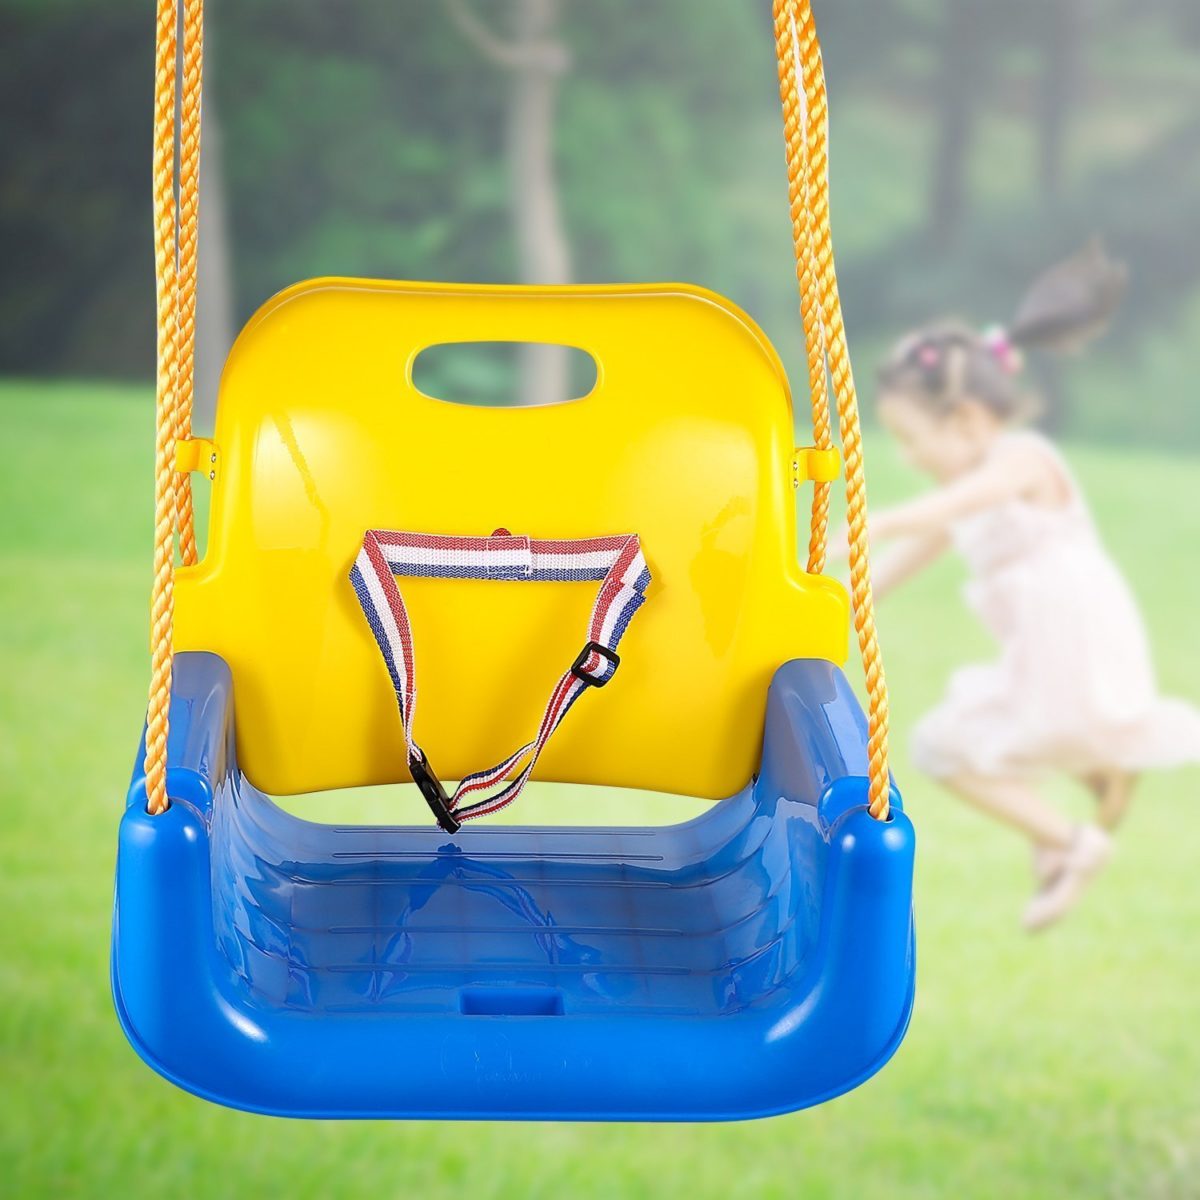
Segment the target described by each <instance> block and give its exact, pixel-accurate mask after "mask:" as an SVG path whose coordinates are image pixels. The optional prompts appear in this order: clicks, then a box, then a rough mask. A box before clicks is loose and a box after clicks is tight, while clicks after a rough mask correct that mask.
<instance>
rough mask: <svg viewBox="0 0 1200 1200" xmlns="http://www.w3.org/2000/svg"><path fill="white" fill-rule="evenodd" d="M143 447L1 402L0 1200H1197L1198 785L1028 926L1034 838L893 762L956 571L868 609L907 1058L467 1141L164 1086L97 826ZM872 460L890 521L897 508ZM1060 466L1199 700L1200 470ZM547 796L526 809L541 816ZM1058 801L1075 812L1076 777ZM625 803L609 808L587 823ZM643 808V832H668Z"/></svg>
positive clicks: (949, 634)
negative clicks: (691, 1118)
mask: <svg viewBox="0 0 1200 1200" xmlns="http://www.w3.org/2000/svg"><path fill="white" fill-rule="evenodd" d="M151 439H152V434H151V413H150V408H149V404H148V396H147V394H146V393H145V392H144V391H142V390H136V389H134V390H128V389H126V390H122V389H116V388H99V387H88V386H82V385H68V384H59V385H55V386H40V385H39V386H32V385H17V384H10V385H6V386H2V387H0V446H2V447H3V451H4V455H3V457H4V463H3V470H2V471H0V798H2V800H3V805H2V815H0V821H2V824H0V829H2V830H3V832H2V833H0V847H2V867H3V870H2V871H0V911H2V912H4V913H6V914H7V916H6V917H5V918H4V920H3V926H2V928H3V934H2V936H3V940H4V946H5V950H4V953H3V955H2V956H0V1077H2V1079H3V1091H2V1093H0V1193H3V1194H4V1195H8V1196H13V1197H35V1196H53V1197H73V1196H87V1197H93V1196H94V1197H121V1198H122V1200H125V1198H129V1200H132V1198H133V1197H141V1196H147V1197H151V1196H152V1197H156V1198H157V1197H163V1196H178V1197H189V1198H190V1197H209V1196H213V1197H234V1196H239V1197H240V1196H275V1195H281V1196H289V1197H290V1196H295V1197H309V1196H311V1197H320V1198H322V1200H326V1198H328V1200H332V1198H334V1197H343V1196H344V1197H368V1196H369V1197H384V1196H387V1197H390V1196H397V1197H399V1196H420V1197H422V1198H423V1200H436V1198H440V1197H459V1196H470V1197H472V1200H487V1198H490V1197H513V1198H521V1200H534V1198H536V1197H543V1196H544V1197H554V1198H556V1200H557V1198H558V1197H571V1198H572V1200H583V1198H586V1197H612V1196H617V1195H620V1196H630V1197H640V1196H647V1197H650V1196H653V1197H662V1198H670V1197H684V1198H686V1200H696V1198H697V1197H710V1196H711V1197H722V1198H724V1197H741V1196H745V1197H754V1198H755V1200H769V1198H771V1197H785V1196H786V1197H805V1198H809V1197H813V1198H815V1197H825V1196H837V1197H851V1198H856V1200H860V1198H870V1197H876V1196H879V1197H887V1198H888V1200H908V1198H916V1197H935V1196H953V1197H970V1198H976V1197H978V1198H985V1197H997V1198H1000V1197H1003V1198H1004V1200H1012V1198H1016V1197H1019V1198H1024V1197H1104V1196H1122V1197H1139V1198H1141V1197H1146V1198H1167V1197H1172V1198H1174V1197H1181V1198H1182V1197H1200V1033H1198V1032H1197V1030H1198V1028H1200V1022H1198V1021H1197V1016H1198V1015H1200V952H1198V951H1197V949H1196V943H1195V935H1196V931H1197V930H1198V929H1200V882H1198V877H1200V822H1196V820H1195V812H1196V799H1197V795H1196V793H1197V790H1198V789H1200V773H1198V772H1197V771H1195V770H1190V771H1186V772H1179V773H1175V774H1172V775H1163V776H1161V777H1156V778H1149V779H1147V780H1145V782H1144V786H1143V787H1142V789H1141V791H1140V793H1139V795H1138V799H1137V802H1136V804H1135V806H1134V809H1133V812H1132V814H1131V816H1130V818H1129V821H1128V824H1127V827H1126V829H1125V830H1124V831H1123V833H1122V837H1121V839H1120V843H1119V847H1118V854H1117V856H1116V858H1115V860H1114V862H1113V865H1112V867H1111V869H1110V870H1109V871H1108V873H1107V874H1106V875H1105V876H1103V877H1102V878H1101V879H1100V880H1099V881H1098V882H1097V884H1096V887H1095V889H1094V891H1093V892H1092V893H1091V894H1089V895H1088V897H1087V898H1086V901H1085V903H1084V904H1083V906H1082V907H1081V909H1080V911H1079V912H1078V914H1077V915H1074V916H1073V917H1072V918H1071V919H1070V920H1069V921H1068V922H1067V923H1065V924H1064V925H1063V926H1061V927H1059V928H1056V929H1054V930H1052V931H1051V932H1049V933H1048V934H1046V935H1044V936H1043V937H1041V938H1038V939H1030V938H1027V937H1025V936H1024V935H1022V934H1021V933H1020V931H1019V930H1018V928H1017V917H1018V914H1019V912H1020V908H1021V905H1022V903H1023V901H1024V899H1025V897H1026V893H1027V891H1028V889H1029V886H1030V885H1029V879H1028V864H1027V861H1026V853H1025V850H1024V848H1023V847H1022V846H1021V845H1020V844H1019V842H1018V841H1017V840H1016V839H1015V838H1012V837H1010V836H1009V835H1008V834H1006V833H1004V832H1002V831H999V830H996V829H993V828H992V827H991V826H989V825H986V824H985V823H983V822H982V821H981V820H979V819H978V818H976V817H975V816H973V815H972V814H970V813H967V812H964V811H961V810H960V809H959V808H958V807H957V806H956V805H955V804H953V803H952V802H951V801H950V800H949V799H948V798H947V797H946V796H945V795H944V794H943V793H941V792H940V791H939V790H938V789H937V788H936V787H934V786H932V785H931V784H930V783H928V782H927V781H926V780H924V779H922V778H920V777H919V776H917V775H915V774H914V773H912V771H911V770H909V769H908V767H907V763H906V758H905V753H904V742H905V734H906V732H907V730H908V729H909V728H910V727H911V725H912V723H913V721H914V719H915V718H916V717H917V716H918V715H919V714H920V713H921V712H922V711H923V710H924V709H925V708H926V707H927V706H928V705H929V704H930V703H931V702H932V701H933V700H934V699H935V698H936V696H937V695H938V694H939V691H940V689H941V687H942V684H943V682H944V679H945V676H946V674H947V672H948V671H949V670H950V669H951V668H952V667H953V666H955V665H956V664H958V663H960V662H962V661H965V660H967V659H968V658H969V657H972V656H978V655H980V654H984V653H987V644H986V642H985V640H984V638H983V636H982V635H981V634H980V632H979V631H978V630H977V629H975V627H974V626H973V624H972V622H971V620H970V618H969V617H968V616H967V614H966V613H965V612H964V611H963V608H962V605H961V602H960V600H959V596H958V588H957V585H958V582H959V575H958V571H957V568H956V567H955V566H954V564H951V563H947V564H945V566H944V567H940V568H939V569H937V570H936V571H934V572H932V573H930V574H929V575H928V576H927V577H926V578H924V579H922V580H920V581H918V582H917V583H915V584H914V585H912V587H911V588H910V589H909V590H908V591H907V592H906V593H901V594H899V595H897V596H896V597H895V599H894V600H893V601H892V602H890V603H889V604H888V605H887V607H886V609H885V611H884V612H883V614H882V616H881V627H882V634H883V638H884V644H885V648H886V651H887V656H888V666H889V673H890V676H891V680H892V686H893V691H894V696H895V703H894V708H895V713H896V720H895V724H896V728H897V739H896V740H897V743H898V749H897V763H896V768H897V772H898V774H899V777H900V780H901V783H902V785H904V786H905V791H906V796H907V800H908V807H909V811H910V812H911V814H912V815H913V818H914V820H915V822H916V825H917V830H918V837H919V856H918V877H917V917H918V937H919V947H920V949H919V960H920V973H919V981H918V992H917V1008H916V1014H915V1017H914V1020H913V1025H912V1032H911V1033H910V1035H909V1037H908V1040H907V1041H906V1042H905V1044H904V1045H903V1047H902V1048H901V1049H900V1051H899V1053H898V1054H897V1056H896V1058H895V1060H894V1061H893V1062H892V1064H891V1065H890V1066H889V1067H887V1068H886V1069H885V1070H884V1071H883V1073H882V1074H881V1075H879V1076H877V1077H876V1078H875V1079H873V1080H872V1081H870V1082H869V1083H867V1084H866V1085H864V1086H863V1087H861V1088H860V1089H858V1090H857V1091H856V1092H854V1093H852V1094H851V1095H849V1096H846V1097H843V1098H842V1099H839V1100H837V1101H834V1102H833V1103H831V1104H827V1105H825V1106H824V1107H822V1108H819V1109H816V1110H813V1111H810V1112H805V1113H799V1114H796V1115H794V1116H789V1117H781V1118H776V1119H774V1120H769V1121H760V1122H754V1123H750V1124H738V1125H717V1126H682V1125H673V1126H661V1127H655V1126H641V1127H639V1126H627V1125H614V1126H584V1125H549V1124H537V1125H530V1126H505V1125H499V1124H489V1125H483V1126H476V1127H465V1126H461V1125H434V1124H383V1123H345V1124H342V1123H335V1122H315V1123H300V1122H288V1121H281V1120H273V1119H268V1118H264V1117H258V1116H249V1115H245V1114H242V1113H236V1112H231V1111H226V1110H223V1109H219V1108H216V1107H214V1106H212V1105H209V1104H205V1103H204V1102H202V1101H200V1100H196V1099H193V1098H192V1097H191V1096H188V1095H185V1094H184V1093H182V1092H180V1091H177V1090H176V1089H175V1088H173V1087H172V1086H171V1085H169V1084H167V1083H165V1082H164V1081H163V1080H161V1079H159V1078H158V1077H157V1076H155V1075H153V1074H152V1073H151V1072H150V1071H149V1069H148V1068H146V1067H144V1066H143V1065H142V1064H141V1062H140V1061H139V1060H138V1059H137V1057H136V1055H135V1054H134V1053H133V1051H132V1050H131V1049H130V1048H129V1047H128V1046H127V1045H126V1043H125V1040H124V1038H123V1036H122V1035H121V1032H120V1030H119V1029H118V1027H117V1022H116V1018H115V1016H114V1014H113V1011H112V1005H111V1001H110V998H109V990H108V934H109V919H110V912H111V901H112V870H113V855H114V851H115V846H116V829H117V821H118V818H119V816H120V812H121V803H122V798H123V795H124V791H125V787H126V783H127V779H128V772H129V767H130V764H131V761H132V757H133V753H134V749H135V745H136V738H137V733H138V728H139V724H140V721H141V717H142V709H143V703H144V691H145V685H146V677H147V654H146V615H147V592H148V588H149V582H150V570H149V549H148V547H149V539H150V514H151V482H150V446H151ZM872 448H873V449H874V450H875V452H876V457H875V459H874V462H873V464H872V466H873V476H872V483H873V495H874V498H875V499H876V500H877V501H879V500H887V499H889V498H894V497H896V496H899V495H901V494H904V493H905V492H906V491H907V490H909V489H911V488H912V487H913V486H914V481H913V480H912V479H911V478H910V477H909V476H907V475H906V473H905V472H904V471H903V470H902V469H901V468H900V467H899V466H898V465H897V464H896V463H895V462H894V461H893V460H892V458H891V455H890V451H889V448H888V447H887V446H886V445H885V444H880V443H879V441H878V439H876V444H874V445H873V447H872ZM1071 458H1072V460H1073V462H1074V463H1075V465H1076V466H1077V468H1078V470H1079V472H1080V474H1081V476H1082V478H1083V480H1084V482H1085V485H1086V487H1087V489H1088V491H1089V493H1090V495H1091V497H1092V500H1093V502H1094V505H1095V508H1096V511H1097V513H1098V515H1099V517H1100V520H1101V524H1102V525H1103V527H1104V529H1105V531H1106V534H1107V536H1108V539H1109V542H1110V544H1111V546H1112V549H1113V551H1114V553H1115V555H1116V556H1117V558H1118V559H1119V560H1120V561H1121V562H1122V563H1123V564H1124V566H1125V568H1126V569H1127V570H1128V572H1129V574H1130V576H1131V578H1132V579H1133V581H1134V584H1135V587H1136V590H1137V593H1138V595H1139V597H1140V598H1141V600H1142V602H1143V604H1144V605H1145V609H1146V613H1147V617H1148V620H1149V623H1150V625H1151V628H1152V631H1153V634H1154V639H1155V644H1156V647H1157V651H1158V662H1159V666H1160V669H1161V673H1162V678H1163V683H1164V686H1165V687H1166V688H1168V689H1169V690H1171V691H1174V692H1178V693H1180V694H1184V695H1190V696H1191V697H1192V698H1193V699H1200V684H1198V683H1197V680H1198V679H1200V639H1198V638H1197V636H1196V628H1195V624H1194V622H1193V614H1194V610H1195V596H1196V593H1197V591H1198V590H1200V558H1198V555H1197V548H1198V547H1200V505H1198V504H1197V500H1198V499H1200V496H1198V488H1197V484H1196V479H1197V474H1196V471H1197V464H1196V462H1195V460H1194V459H1184V458H1180V457H1168V456H1165V455H1164V456H1155V455H1153V454H1150V453H1145V454H1142V453H1138V454H1132V453H1129V454H1127V453H1119V452H1116V451H1112V450H1108V451H1100V450H1090V449H1088V450H1085V449H1078V450H1075V451H1073V452H1072V454H1071ZM552 796H553V790H552V789H550V788H544V789H542V790H541V792H540V794H539V795H535V796H533V797H532V798H531V799H530V801H529V802H528V803H526V802H524V801H523V802H522V806H521V812H520V813H519V814H517V816H518V818H519V819H525V820H527V819H529V818H530V817H531V816H533V817H538V816H543V817H544V816H545V815H546V814H547V813H548V811H549V806H548V802H549V799H550V798H552ZM1063 800H1064V802H1065V803H1067V804H1069V805H1072V806H1078V805H1081V803H1082V801H1081V799H1080V798H1079V797H1077V796H1074V795H1073V794H1072V793H1071V792H1070V790H1069V789H1067V788H1065V787H1064V789H1063ZM306 803H307V811H308V812H309V814H310V815H311V814H312V812H313V811H314V810H315V805H314V802H313V801H308V802H306ZM350 803H353V804H357V805H359V807H360V808H361V807H362V805H363V803H365V804H366V805H367V806H369V807H372V808H375V809H376V810H378V809H379V808H380V806H386V805H387V804H388V803H389V801H387V799H386V798H381V797H380V796H378V795H376V796H374V797H371V798H368V799H367V801H365V802H359V801H355V802H347V801H344V800H340V799H339V800H325V801H323V802H322V804H323V805H324V806H325V811H326V812H328V813H330V814H332V813H333V812H337V813H338V814H339V815H342V816H345V815H347V813H348V812H353V811H357V810H356V809H351V808H350V807H349V804H350ZM628 803H629V801H628V798H624V799H623V798H621V797H617V796H611V797H605V798H604V800H603V806H602V811H603V812H604V813H605V814H606V815H617V814H618V813H620V812H621V811H622V810H623V811H625V812H626V813H628ZM647 803H648V805H649V816H650V818H651V819H656V820H657V819H667V818H669V817H670V816H671V815H672V813H678V812H680V811H682V806H681V805H677V804H675V803H674V802H672V801H671V800H668V799H664V798H657V797H656V798H653V799H652V800H650V801H647ZM405 811H407V812H412V811H414V810H412V809H409V808H407V807H406V808H405ZM1080 811H1082V809H1080ZM594 812H595V810H594V809H593V812H592V814H590V815H592V816H594ZM163 903H164V904H167V905H169V904H170V897H169V896H164V897H163ZM403 1069H404V1064H403V1063H398V1064H397V1070H403Z"/></svg>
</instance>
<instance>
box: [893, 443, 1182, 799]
mask: <svg viewBox="0 0 1200 1200" xmlns="http://www.w3.org/2000/svg"><path fill="white" fill-rule="evenodd" d="M1005 439H1006V441H1005V444H1007V445H1011V444H1012V442H1013V440H1015V439H1021V441H1022V443H1023V449H1026V450H1033V451H1035V452H1039V453H1044V454H1046V455H1049V456H1050V457H1051V458H1052V459H1053V461H1054V462H1055V463H1056V464H1057V466H1058V469H1059V470H1060V471H1061V472H1062V477H1063V479H1064V481H1065V483H1066V485H1067V487H1068V489H1069V492H1070V499H1069V502H1068V503H1067V504H1066V505H1065V506H1062V507H1058V508H1045V507H1041V506H1038V505H1034V504H1030V503H1029V502H1027V501H1025V500H1020V499H1018V500H1011V501H1008V502H1006V503H1004V504H1000V505H997V506H996V507H994V508H991V509H988V510H986V511H984V512H980V513H976V514H973V515H972V516H970V517H967V518H964V519H963V520H961V521H958V522H956V524H955V526H954V528H953V530H952V537H953V541H954V544H955V546H956V547H957V549H958V550H959V552H960V553H961V554H962V556H963V557H964V558H965V559H966V561H967V565H968V566H969V568H970V571H971V576H972V578H971V581H970V583H969V584H968V585H967V589H966V598H967V602H968V603H969V604H970V606H971V607H972V608H973V609H974V611H975V612H976V613H977V614H978V615H979V617H980V619H981V620H982V621H983V623H984V624H985V625H986V626H987V628H988V629H989V630H990V631H991V633H992V634H993V635H994V636H995V638H996V640H997V641H998V642H999V643H1000V650H1001V653H1000V658H999V660H998V661H996V662H993V663H987V664H981V665H977V666H968V667H964V668H962V669H961V670H959V671H956V672H955V673H954V675H953V676H952V677H951V679H950V684H949V687H948V689H947V692H946V695H945V697H944V698H943V700H942V701H941V703H940V704H939V705H938V706H937V707H936V708H934V709H933V711H932V712H930V713H928V714H927V715H926V716H925V717H924V718H923V719H922V720H921V721H920V722H919V723H918V725H917V727H916V729H915V731H914V733H913V742H912V757H913V761H914V762H915V763H916V764H917V766H918V767H920V768H921V769H922V770H924V771H926V772H928V773H929V774H931V775H934V776H936V777H940V778H946V777H948V776H952V775H956V774H964V773H967V774H973V775H986V776H992V777H995V776H1007V777H1011V776H1026V775H1030V774H1033V773H1037V772H1039V771H1042V770H1049V769H1052V770H1055V771H1065V772H1071V773H1075V774H1085V773H1088V772H1092V771H1097V770H1105V769H1109V770H1111V769H1113V768H1122V769H1125V770H1129V771H1140V770H1144V769H1146V768H1150V767H1172V766H1178V765H1181V764H1183V763H1189V762H1200V711H1198V710H1197V709H1195V708H1193V707H1192V706H1191V705H1189V704H1186V703H1184V702H1182V701H1179V700H1173V699H1169V698H1166V697H1163V696H1160V695H1159V693H1158V688H1157V685H1156V683H1155V678H1154V668H1153V665H1152V663H1151V657H1150V647H1149V644H1148V641H1147V638H1146V631H1145V627H1144V626H1143V624H1142V619H1141V614H1140V613H1139V612H1138V609H1137V604H1136V602H1135V601H1134V598H1133V596H1132V594H1131V593H1130V590H1129V587H1128V585H1127V584H1126V582H1125V580H1124V578H1123V577H1122V575H1121V573H1120V571H1119V570H1118V569H1117V567H1116V565H1115V564H1114V563H1113V561H1112V559H1111V558H1109V556H1108V554H1107V552H1106V551H1105V549H1104V546H1103V545H1102V544H1101V542H1100V538H1099V536H1098V535H1097V532H1096V527H1095V524H1094V523H1093V521H1092V517H1091V514H1090V512H1089V511H1088V508H1087V505H1086V503H1085V502H1084V499H1083V496H1082V495H1081V493H1080V491H1079V487H1078V485H1077V484H1076V482H1075V479H1074V477H1073V475H1072V474H1071V471H1070V468H1069V467H1068V466H1067V465H1066V463H1065V462H1064V461H1063V459H1062V457H1061V456H1060V455H1059V453H1058V451H1057V450H1056V449H1055V448H1054V446H1053V444H1052V443H1051V442H1049V441H1048V440H1047V439H1046V438H1044V437H1042V436H1041V435H1040V434H1037V433H1033V432H1031V431H1023V432H1019V433H1010V434H1007V435H1005Z"/></svg>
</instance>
